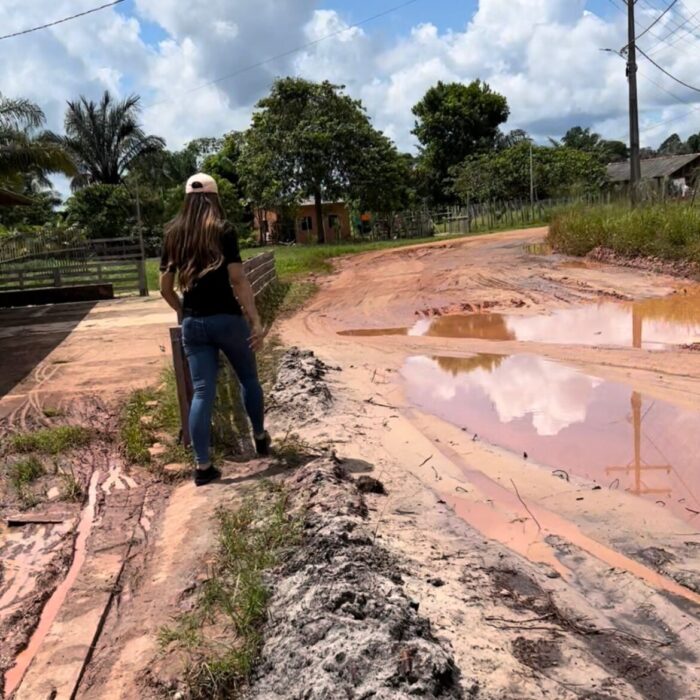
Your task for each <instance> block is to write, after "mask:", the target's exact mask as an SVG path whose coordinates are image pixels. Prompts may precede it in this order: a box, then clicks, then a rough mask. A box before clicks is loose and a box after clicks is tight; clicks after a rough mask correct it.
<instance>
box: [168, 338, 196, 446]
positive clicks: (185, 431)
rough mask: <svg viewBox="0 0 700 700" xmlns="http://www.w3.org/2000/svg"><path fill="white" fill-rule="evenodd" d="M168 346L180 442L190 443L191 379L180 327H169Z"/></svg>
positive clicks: (187, 444) (185, 444)
mask: <svg viewBox="0 0 700 700" xmlns="http://www.w3.org/2000/svg"><path fill="white" fill-rule="evenodd" d="M170 347H171V349H172V353H173V367H174V369H175V385H176V387H177V403H178V406H179V408H180V426H181V427H182V444H183V445H184V446H185V447H189V445H190V428H189V416H190V402H191V401H192V393H191V391H190V388H191V386H192V379H191V378H190V370H189V366H188V364H187V359H186V358H185V352H184V349H183V347H182V328H180V327H179V326H178V327H177V328H171V329H170Z"/></svg>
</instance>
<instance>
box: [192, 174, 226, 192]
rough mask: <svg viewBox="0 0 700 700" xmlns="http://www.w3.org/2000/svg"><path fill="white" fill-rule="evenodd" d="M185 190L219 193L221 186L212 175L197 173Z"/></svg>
mask: <svg viewBox="0 0 700 700" xmlns="http://www.w3.org/2000/svg"><path fill="white" fill-rule="evenodd" d="M185 192H186V194H192V193H193V192H209V193H212V194H218V193H219V187H218V186H217V184H216V180H215V179H214V178H213V177H212V176H211V175H206V174H205V173H197V174H196V175H193V176H192V177H191V178H190V179H189V180H188V181H187V185H185Z"/></svg>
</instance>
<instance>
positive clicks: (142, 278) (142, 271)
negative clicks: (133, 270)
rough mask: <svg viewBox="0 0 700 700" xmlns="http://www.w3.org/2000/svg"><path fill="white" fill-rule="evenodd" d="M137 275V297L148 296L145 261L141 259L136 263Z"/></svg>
mask: <svg viewBox="0 0 700 700" xmlns="http://www.w3.org/2000/svg"><path fill="white" fill-rule="evenodd" d="M136 265H137V267H138V273H139V295H140V296H142V297H147V296H148V278H147V277H146V260H145V258H141V259H140V260H139V261H138V262H137V263H136Z"/></svg>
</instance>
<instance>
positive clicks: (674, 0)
mask: <svg viewBox="0 0 700 700" xmlns="http://www.w3.org/2000/svg"><path fill="white" fill-rule="evenodd" d="M677 4H678V0H673V2H672V3H671V4H670V5H669V6H668V7H667V8H666V9H665V10H664V11H663V12H662V13H661V14H660V15H659V16H658V17H657V18H656V19H655V20H654V21H653V22H652V23H651V24H650V25H649V26H648V27H647V28H646V29H645V30H644V31H643V32H642V33H641V34H637V36H636V37H635V41H639V40H640V39H641V38H642V37H643V36H644V35H645V34H646V33H647V32H649V31H650V30H652V29H653V28H654V27H655V26H656V25H657V24H658V23H659V22H660V21H661V20H662V19H663V18H664V17H665V16H666V15H667V14H668V12H669V11H670V10H672V9H673V6H674V5H677ZM626 48H627V47H626V46H625V49H626ZM623 51H624V49H623Z"/></svg>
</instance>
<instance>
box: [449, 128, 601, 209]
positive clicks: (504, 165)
mask: <svg viewBox="0 0 700 700" xmlns="http://www.w3.org/2000/svg"><path fill="white" fill-rule="evenodd" d="M532 162H533V171H534V177H533V181H534V185H535V192H536V195H537V197H538V198H540V199H546V198H552V197H562V196H570V195H576V194H584V193H587V192H597V191H599V190H600V188H601V187H602V186H603V185H604V184H605V167H604V165H603V164H602V163H601V162H600V160H599V159H598V157H597V156H596V155H595V154H594V153H590V152H586V151H582V150H577V149H575V148H569V147H567V146H557V147H546V146H532ZM454 172H455V180H454V191H455V193H456V194H457V196H458V197H459V198H460V199H461V200H462V201H467V200H470V201H485V200H492V199H528V198H529V196H530V143H529V142H526V141H523V142H520V143H517V144H515V145H514V146H511V147H510V148H505V149H503V150H501V151H497V152H492V153H485V154H481V155H479V156H473V157H471V158H469V159H467V160H466V161H465V162H464V163H463V164H462V165H461V166H460V167H458V168H457V169H456V170H455V171H454Z"/></svg>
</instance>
